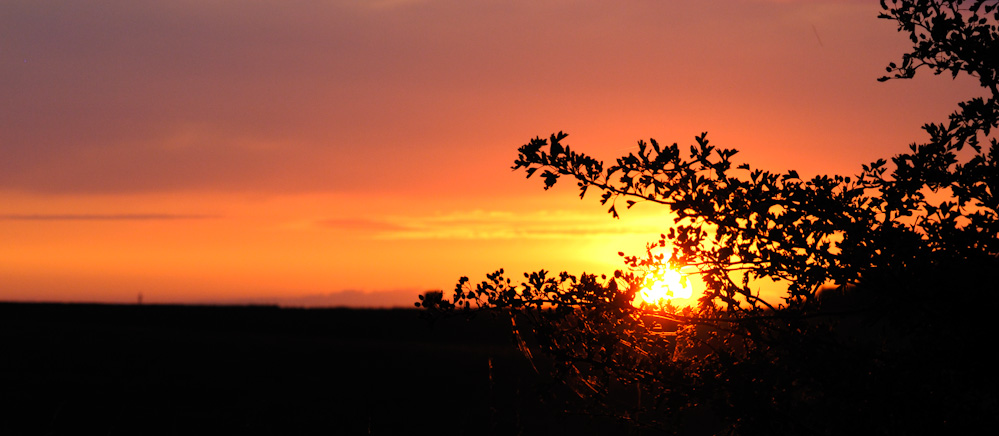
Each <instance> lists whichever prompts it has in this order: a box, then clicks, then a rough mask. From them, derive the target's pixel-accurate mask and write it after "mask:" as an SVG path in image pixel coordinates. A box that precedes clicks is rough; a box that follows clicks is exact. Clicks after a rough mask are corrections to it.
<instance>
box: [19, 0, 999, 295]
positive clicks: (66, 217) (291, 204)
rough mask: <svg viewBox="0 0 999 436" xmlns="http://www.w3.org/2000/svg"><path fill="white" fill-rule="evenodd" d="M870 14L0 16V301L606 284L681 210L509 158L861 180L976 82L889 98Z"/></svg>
mask: <svg viewBox="0 0 999 436" xmlns="http://www.w3.org/2000/svg"><path fill="white" fill-rule="evenodd" d="M878 12H879V7H878V2H876V1H831V0H830V1H821V0H813V1H805V0H800V1H794V0H784V1H776V0H769V1H765V0H755V1H754V0H715V1H712V2H702V1H693V0H678V1H653V0H627V1H621V2H606V1H598V0H530V1H526V0H512V1H509V0H507V1H491V0H481V1H471V2H470V1H467V0H372V1H362V0H343V1H339V0H326V1H320V0H286V1H230V0H197V1H186V0H170V1H165V0H163V1H160V0H151V1H144V2H135V1H129V0H120V1H111V0H105V1H90V0H81V1H73V2H66V1H47V0H25V1H22V0H6V1H4V2H2V3H0V84H2V89H3V92H0V301H2V300H5V301H67V302H108V303H131V302H135V301H137V299H138V298H139V295H140V294H141V298H142V299H143V301H144V302H147V303H271V302H281V303H284V304H300V305H348V306H355V307H392V306H412V304H413V302H414V301H416V298H415V297H416V295H417V294H419V293H421V292H423V291H426V290H431V289H450V288H453V286H454V283H455V282H456V281H457V279H458V278H459V277H460V276H463V275H467V276H470V277H471V278H472V280H473V281H477V280H481V279H482V278H484V275H485V274H486V273H489V272H492V271H494V270H496V269H498V268H504V269H505V270H506V271H508V272H509V273H511V274H512V275H513V276H514V277H516V276H517V275H519V274H520V273H522V272H525V271H534V270H537V269H547V270H553V271H562V270H567V271H569V272H571V273H576V274H578V273H580V272H583V271H586V272H591V273H610V272H613V271H614V270H615V269H620V268H623V264H622V262H621V258H620V257H619V256H618V255H617V253H618V252H619V251H624V252H626V253H629V254H641V252H642V251H643V247H644V243H645V242H647V241H651V240H654V239H655V238H656V237H657V236H658V234H659V233H662V232H664V231H665V229H666V228H667V226H668V225H669V223H670V219H669V215H668V213H667V211H665V210H662V209H661V208H656V207H652V206H647V207H646V206H644V205H639V206H636V208H635V209H633V210H631V211H628V213H626V214H624V217H623V218H622V219H620V220H614V219H612V218H611V217H610V216H609V215H607V214H606V213H605V208H604V207H602V206H600V205H599V203H598V196H595V195H594V196H592V197H587V198H586V199H584V200H582V201H580V199H579V198H578V195H577V192H576V190H575V185H574V184H573V183H566V184H565V186H557V187H556V188H555V189H552V190H549V191H544V190H543V189H542V185H541V182H540V180H536V179H525V178H524V174H523V173H522V172H513V171H511V169H510V167H511V165H512V162H513V160H514V158H515V157H516V154H517V147H518V146H520V145H522V144H524V143H526V142H528V141H529V140H530V139H531V138H533V137H536V136H542V137H547V136H548V135H550V134H551V133H554V132H558V131H565V132H567V133H569V138H568V140H567V141H568V144H570V145H571V146H573V147H574V148H575V149H577V150H581V151H584V152H587V153H589V154H591V155H593V156H595V157H597V158H600V159H605V160H612V159H613V158H615V157H617V156H619V155H623V154H626V153H628V152H629V151H633V150H636V149H637V147H636V146H635V144H636V141H637V140H639V139H648V138H655V139H657V140H658V141H660V142H665V143H673V142H677V143H679V144H680V145H682V146H686V145H688V144H690V143H692V142H693V137H694V136H695V135H697V134H699V133H701V132H705V131H706V132H708V138H709V139H710V140H711V141H712V142H713V143H715V144H717V145H719V146H722V147H729V148H736V149H738V150H740V153H739V154H738V155H737V159H741V161H744V162H748V163H750V164H752V165H753V166H755V167H758V168H762V169H767V170H771V171H784V170H787V169H795V170H797V171H798V172H799V173H801V174H802V176H806V175H809V174H846V175H853V174H856V173H858V172H859V169H860V165H861V164H863V163H868V162H871V161H874V160H876V159H878V158H888V157H890V156H892V155H894V154H897V153H900V152H903V151H905V149H906V147H907V145H908V144H910V143H912V142H916V141H920V140H922V139H923V138H924V136H923V135H922V132H921V130H920V126H921V125H922V124H924V123H927V122H933V121H942V120H944V119H946V116H947V115H948V114H949V113H950V112H951V111H953V109H954V108H955V107H956V103H957V102H959V101H963V100H966V99H968V98H970V97H973V96H978V95H981V92H980V91H979V90H978V88H977V85H976V83H975V82H974V81H972V80H963V79H961V78H959V79H958V80H951V79H950V78H949V77H934V76H931V75H928V76H925V77H919V78H917V79H914V80H908V81H889V82H887V83H879V82H877V81H876V79H877V78H878V77H880V76H881V75H883V74H884V71H885V70H884V68H885V66H886V65H887V64H888V62H891V61H895V60H898V59H899V58H900V57H901V54H902V53H904V52H905V51H906V50H907V49H908V48H909V46H908V44H909V41H908V39H907V37H906V36H904V35H902V34H899V33H897V32H896V27H895V25H894V23H892V22H889V21H887V20H879V19H877V18H876V17H877V14H878Z"/></svg>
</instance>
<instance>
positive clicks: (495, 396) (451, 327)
mask: <svg viewBox="0 0 999 436" xmlns="http://www.w3.org/2000/svg"><path fill="white" fill-rule="evenodd" d="M490 364H491V366H492V368H491V369H490ZM539 378H540V377H539V376H537V375H536V374H534V373H533V371H532V370H531V368H530V365H529V363H528V361H527V359H526V358H525V357H524V356H523V355H522V354H521V353H520V352H519V351H518V350H517V348H516V346H515V345H514V343H513V342H512V341H511V338H510V330H509V325H508V324H507V323H503V322H500V321H491V320H490V319H488V318H487V317H479V318H476V319H474V320H472V322H466V321H465V320H464V319H454V320H445V321H444V322H439V323H437V324H435V325H433V326H430V325H428V324H427V323H426V322H425V321H424V320H422V319H420V318H419V311H417V310H347V309H280V308H276V307H198V306H148V305H147V306H124V305H123V306H115V305H58V304H7V303H0V418H2V419H0V434H2V435H19V434H39V435H41V434H51V435H58V434H84V433H93V434H104V435H121V434H142V435H155V434H178V435H190V434H247V433H252V434H328V435H334V434H427V433H433V434H438V435H447V434H518V433H519V434H573V435H578V434H606V433H616V431H615V426H614V424H613V423H596V422H593V421H591V420H590V419H589V418H585V417H579V416H566V415H563V414H561V413H559V412H558V407H556V406H553V405H550V404H551V403H550V402H542V401H540V400H539V396H538V388H537V386H538V382H539Z"/></svg>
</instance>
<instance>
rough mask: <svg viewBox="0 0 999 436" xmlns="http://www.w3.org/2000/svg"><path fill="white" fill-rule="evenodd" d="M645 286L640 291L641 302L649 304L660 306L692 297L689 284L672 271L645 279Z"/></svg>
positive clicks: (650, 275)
mask: <svg viewBox="0 0 999 436" xmlns="http://www.w3.org/2000/svg"><path fill="white" fill-rule="evenodd" d="M645 280H646V283H650V282H651V284H647V285H646V287H645V288H644V289H642V291H641V296H642V300H643V301H645V302H646V303H649V304H661V303H665V302H666V301H673V300H685V299H688V298H690V297H691V296H692V295H693V292H692V291H691V289H690V283H689V282H688V281H687V279H686V278H684V277H683V276H682V275H680V273H679V272H677V271H676V270H673V269H667V270H665V271H664V272H663V273H662V275H661V277H659V276H657V275H656V274H655V273H653V274H649V276H648V277H647V278H646V279H645Z"/></svg>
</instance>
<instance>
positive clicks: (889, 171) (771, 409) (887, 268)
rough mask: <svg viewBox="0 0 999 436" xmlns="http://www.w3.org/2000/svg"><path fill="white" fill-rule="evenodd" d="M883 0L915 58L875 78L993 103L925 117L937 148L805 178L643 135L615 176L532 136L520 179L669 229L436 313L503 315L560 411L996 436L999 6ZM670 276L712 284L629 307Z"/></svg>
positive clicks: (523, 151) (446, 304)
mask: <svg viewBox="0 0 999 436" xmlns="http://www.w3.org/2000/svg"><path fill="white" fill-rule="evenodd" d="M881 5H882V8H883V13H882V14H881V15H880V17H881V18H885V19H889V20H894V21H896V22H897V23H898V26H899V31H901V32H904V33H907V34H908V35H909V36H910V39H911V41H912V43H913V48H912V51H911V52H909V53H906V54H904V55H903V56H902V59H901V61H900V63H894V62H892V63H890V64H889V65H888V67H887V73H888V75H887V76H885V77H882V78H880V79H879V80H881V81H884V80H891V79H904V78H911V77H913V76H914V75H915V74H916V73H917V72H919V71H920V70H929V71H932V72H933V73H934V74H938V75H939V74H943V73H949V74H950V75H952V76H954V77H956V76H957V75H959V74H968V75H970V76H972V77H975V78H977V79H978V80H979V81H980V84H981V87H982V89H983V92H984V93H985V96H984V97H981V98H975V99H972V100H969V101H965V102H962V103H959V104H958V109H957V110H956V111H955V112H954V113H953V114H952V115H950V117H949V119H948V120H947V121H946V122H943V123H930V124H926V125H925V126H923V129H924V130H925V131H926V133H927V134H928V140H927V142H925V143H920V144H912V145H910V146H909V149H908V151H906V152H904V153H901V154H898V155H896V156H894V157H892V158H891V159H890V163H889V161H888V160H886V159H881V160H878V161H876V162H873V163H870V164H866V165H862V170H861V171H860V172H859V174H856V175H854V176H852V177H851V176H841V175H829V176H826V175H822V176H816V177H812V178H810V179H803V178H801V177H799V175H798V174H797V173H796V172H795V171H793V170H791V171H786V172H783V173H774V172H770V171H765V170H761V169H756V168H753V167H751V166H750V165H749V164H745V163H737V162H736V161H733V157H734V156H735V155H736V150H733V149H725V148H719V147H717V146H715V145H714V144H711V143H710V142H709V141H708V139H707V135H706V134H702V135H700V136H697V137H696V138H695V140H694V141H695V142H694V144H693V145H691V146H690V147H689V149H683V148H681V147H680V146H678V145H677V144H675V143H674V144H672V145H664V144H660V143H658V142H656V141H655V140H649V141H648V142H645V141H639V143H638V148H639V150H638V152H637V153H631V154H628V155H627V156H623V157H620V158H618V159H617V160H616V161H615V162H614V163H613V164H610V165H605V164H604V162H601V161H598V160H596V159H593V158H591V157H589V156H587V155H585V154H583V153H579V152H577V151H575V150H573V149H572V148H571V147H570V146H569V145H567V144H566V142H565V140H566V137H567V135H566V134H565V133H562V132H559V133H557V134H553V135H551V136H550V137H549V138H547V139H543V138H540V137H539V138H535V139H533V140H531V141H530V142H529V143H528V144H526V145H524V146H522V147H520V149H519V155H518V157H517V159H516V161H515V162H514V167H513V168H514V169H515V170H524V171H525V172H526V175H527V177H532V176H534V175H539V176H540V178H541V179H542V180H543V183H544V188H545V189H548V188H550V187H551V186H553V185H555V184H556V183H558V182H559V181H560V180H562V179H563V178H570V179H572V180H573V181H575V182H576V184H577V185H578V187H579V190H580V197H581V198H583V197H584V196H585V194H586V193H587V192H589V191H599V192H600V201H601V203H602V204H604V205H606V206H608V207H609V209H608V211H609V213H610V214H611V215H612V216H614V217H617V216H618V213H619V210H618V208H619V207H620V206H622V205H624V206H625V207H626V208H631V207H632V206H633V205H635V204H637V203H640V202H646V203H654V204H659V205H662V206H663V207H666V208H668V209H669V210H670V211H671V212H672V214H673V215H674V216H675V219H674V222H673V224H672V225H671V226H670V227H669V228H667V229H665V230H666V232H665V233H664V234H662V235H660V236H659V238H658V239H657V240H655V241H652V242H651V243H650V244H648V249H647V250H646V252H645V253H644V254H642V255H639V256H625V257H624V261H625V263H626V266H627V268H626V269H624V270H619V271H616V272H615V273H614V274H613V275H612V276H609V277H607V276H599V277H598V276H596V275H590V274H583V275H581V276H575V275H571V274H568V273H565V272H562V273H560V274H551V273H549V272H547V271H543V270H542V271H538V272H535V273H531V274H525V280H524V281H523V282H522V283H515V282H513V281H512V280H511V279H510V278H507V277H506V276H505V274H504V271H503V270H498V271H496V272H494V273H492V274H489V275H487V277H486V280H484V281H482V282H480V283H478V284H476V285H474V286H473V285H472V284H471V283H470V281H469V279H468V278H467V277H463V278H461V280H460V281H459V283H458V285H457V286H456V287H455V290H454V293H453V295H451V296H450V298H444V299H442V300H441V301H435V302H434V305H433V307H434V316H446V315H448V314H454V313H466V312H492V313H495V314H499V315H502V316H507V315H508V316H510V317H511V319H512V320H513V321H514V325H515V332H517V333H518V338H520V341H521V344H522V345H523V346H524V347H525V349H527V350H528V351H529V350H531V349H533V350H535V351H541V353H534V354H531V355H532V356H537V358H535V359H534V360H535V363H536V364H537V365H538V367H539V368H541V369H543V370H545V371H548V372H550V373H551V374H552V376H553V377H554V379H556V380H559V381H562V382H564V384H565V385H566V386H568V387H569V388H570V391H569V392H570V394H569V395H565V396H562V397H560V398H559V400H560V401H564V402H566V405H567V406H568V407H570V408H571V409H572V410H577V411H582V412H584V413H587V414H590V415H593V416H610V417H615V418H617V419H621V420H622V421H623V422H626V423H627V424H629V425H633V426H634V427H635V428H644V427H653V428H658V429H661V430H664V431H667V432H676V433H681V434H696V433H705V434H885V433H896V434H924V433H928V432H931V431H939V432H947V433H951V432H955V431H959V430H965V429H974V428H995V425H996V424H997V421H999V399H997V394H996V392H997V391H996V387H997V386H999V384H997V381H999V380H997V377H996V375H995V373H994V371H993V370H992V369H991V367H990V365H989V364H988V360H987V359H986V358H985V357H984V356H986V353H987V349H988V348H990V345H992V344H993V343H994V342H995V340H994V339H992V336H991V334H992V332H991V327H992V319H993V318H994V316H995V315H994V313H995V312H994V307H995V304H996V295H997V291H999V286H997V285H996V281H995V279H994V273H995V271H999V215H997V206H999V202H997V199H996V195H997V189H999V171H997V165H999V147H997V140H996V138H995V136H994V135H993V129H994V128H996V127H997V125H999V103H997V101H999V90H997V72H996V70H997V66H999V45H997V43H996V39H997V37H999V33H997V30H996V25H997V22H999V11H997V4H996V2H994V1H985V0H974V1H963V0H951V1H932V0H898V1H892V2H890V4H889V3H886V2H885V1H884V0H882V2H881ZM664 266H668V267H670V268H674V269H683V270H684V271H687V272H690V273H692V274H693V275H696V276H697V277H698V278H699V279H700V280H701V281H703V283H704V285H705V288H706V291H705V293H704V295H703V296H702V297H701V298H700V299H699V301H698V304H697V305H696V307H688V308H683V309H679V308H676V307H673V306H672V305H669V304H666V305H662V304H649V303H645V302H643V303H641V304H638V305H636V304H635V301H636V296H637V295H638V293H639V291H640V290H641V289H642V287H643V286H645V285H646V284H647V283H646V273H648V272H649V271H656V270H658V269H660V268H662V267H664ZM761 280H764V281H774V282H777V283H779V284H781V285H782V286H784V287H786V294H785V295H784V296H783V298H782V299H780V300H779V301H768V300H765V299H763V298H761V297H760V295H759V294H758V293H757V292H754V291H753V290H752V289H753V286H751V285H753V284H755V283H759V281H761ZM520 333H525V334H524V335H520ZM526 333H530V334H529V335H527V334H526ZM524 337H526V338H527V341H528V342H529V343H528V342H525V339H524ZM528 345H530V347H527V346H528Z"/></svg>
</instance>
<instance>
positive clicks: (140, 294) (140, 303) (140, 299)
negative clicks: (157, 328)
mask: <svg viewBox="0 0 999 436" xmlns="http://www.w3.org/2000/svg"><path fill="white" fill-rule="evenodd" d="M141 305H142V292H139V306H141Z"/></svg>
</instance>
